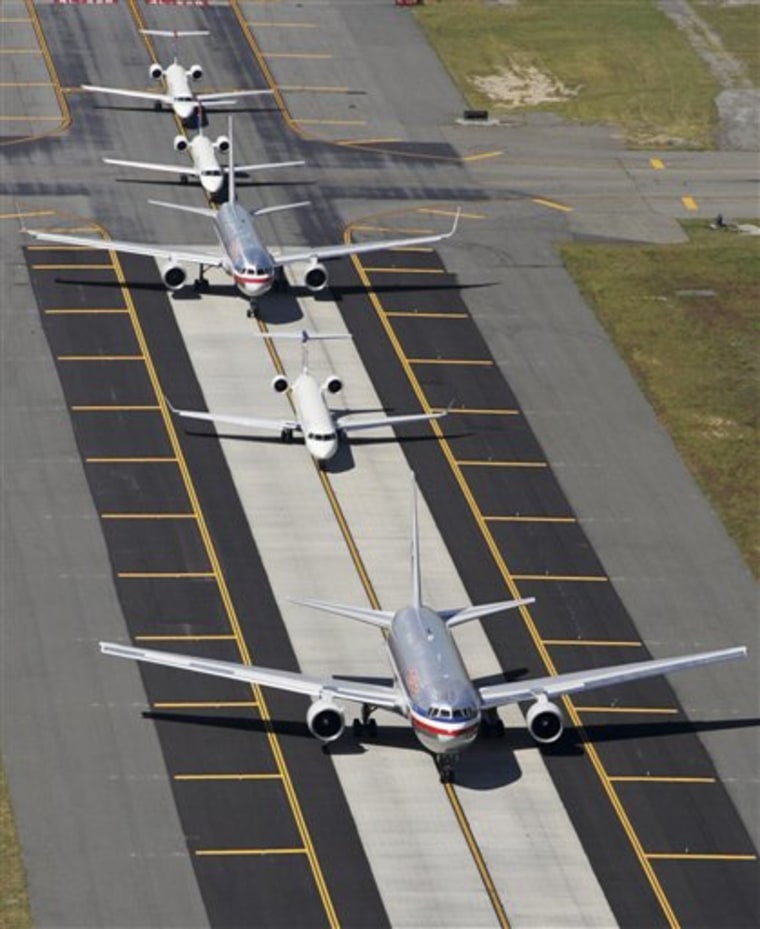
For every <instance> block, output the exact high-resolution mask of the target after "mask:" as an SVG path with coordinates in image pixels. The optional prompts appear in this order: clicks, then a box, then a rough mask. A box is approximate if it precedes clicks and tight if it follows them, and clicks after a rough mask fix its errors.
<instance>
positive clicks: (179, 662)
mask: <svg viewBox="0 0 760 929" xmlns="http://www.w3.org/2000/svg"><path fill="white" fill-rule="evenodd" d="M411 561H412V572H411V574H412V593H411V602H410V604H409V605H408V606H405V607H402V609H400V610H398V611H397V612H391V611H388V610H374V609H369V608H367V607H359V606H345V605H343V604H339V603H327V602H324V601H322V600H293V601H292V602H294V603H300V604H302V605H304V606H308V607H313V608H314V609H317V610H322V611H324V612H327V613H333V614H335V615H337V616H345V617H348V618H349V619H354V620H358V621H359V622H362V623H367V624H369V625H371V626H376V627H377V628H378V629H380V630H382V631H383V632H384V633H385V646H386V651H387V655H388V661H389V664H390V668H391V671H392V674H393V681H392V683H389V684H377V683H363V682H361V681H356V680H348V679H345V678H336V677H316V676H313V675H309V674H300V673H298V672H294V671H276V670H272V669H269V668H261V667H256V666H250V665H242V664H236V663H234V662H230V661H214V660H209V659H205V658H195V657H192V656H190V655H181V654H176V653H172V652H163V651H157V650H152V649H146V648H133V647H131V646H125V645H119V644H117V643H112V642H101V643H100V650H101V651H102V652H103V653H104V654H106V655H114V656H116V657H119V658H131V659H133V660H135V661H144V662H149V663H152V664H159V665H165V666H167V667H170V668H180V669H184V670H187V671H195V672H196V673H198V674H209V675H212V676H214V677H223V678H228V679H230V680H237V681H242V682H244V683H248V684H257V685H260V686H262V687H275V688H277V689H280V690H287V691H291V692H293V693H300V694H305V695H307V696H308V697H310V698H311V700H312V704H311V706H310V707H309V710H308V713H307V714H306V724H307V726H308V728H309V731H310V732H311V733H312V735H314V736H315V737H316V738H317V739H319V740H320V741H321V742H322V743H323V744H325V745H326V744H328V743H330V742H333V741H334V740H335V739H338V738H339V737H340V736H341V734H342V733H343V730H344V727H345V717H344V711H343V709H342V707H341V706H339V704H338V703H336V700H342V701H348V702H353V703H358V704H360V705H361V719H360V720H355V722H354V732H355V734H357V735H359V734H361V733H362V732H363V731H364V730H365V729H369V730H370V732H374V731H375V721H374V720H372V719H371V718H370V717H371V715H372V713H373V712H374V710H376V709H378V708H384V709H388V710H392V711H395V712H397V713H400V714H401V715H403V716H405V717H406V718H407V719H408V720H409V722H410V723H411V726H412V729H413V730H414V733H415V735H416V736H417V738H418V739H419V741H420V742H421V743H422V745H423V746H424V747H425V748H426V749H428V751H430V752H432V754H433V755H434V757H435V760H436V764H437V767H438V771H439V774H440V778H441V782H442V783H450V782H452V781H453V779H454V766H455V762H456V759H457V757H458V755H459V753H460V752H461V751H462V750H463V749H465V748H467V746H468V745H470V744H471V743H472V742H473V741H474V740H475V738H476V736H477V734H478V731H479V729H480V727H481V725H482V724H483V725H491V726H493V725H495V724H496V725H498V717H495V712H494V711H495V709H496V708H497V707H499V706H504V705H506V704H509V703H517V702H518V701H530V702H531V705H530V707H529V709H528V711H527V714H526V723H527V726H528V731H529V732H530V734H531V735H532V737H533V738H534V739H535V741H536V742H539V743H541V744H549V743H552V742H556V741H557V740H558V739H559V738H560V736H561V735H562V731H563V721H562V711H561V710H560V708H559V706H558V705H557V704H556V703H554V702H553V700H554V699H556V698H557V697H561V696H562V695H564V694H574V693H580V692H583V693H586V692H588V691H590V690H593V689H594V688H597V687H609V686H611V685H614V684H623V683H626V682H628V681H635V680H641V679H642V678H647V677H655V676H657V675H661V674H669V673H670V672H673V671H680V670H684V669H686V668H696V667H699V666H701V665H706V664H711V663H713V662H718V661H729V660H731V659H734V658H740V657H744V656H745V655H746V653H747V650H746V648H744V647H739V648H726V649H722V650H720V651H712V652H701V653H697V654H694V655H684V656H681V657H676V658H660V659H653V660H649V661H638V662H632V663H630V664H621V665H617V666H612V667H606V668H594V669H592V670H588V671H571V672H569V673H567V674H558V675H553V676H547V677H539V678H533V679H532V680H524V681H509V682H507V683H502V684H490V685H486V686H479V685H477V684H476V683H475V682H474V681H473V680H472V679H471V677H470V675H469V674H468V672H467V669H466V668H465V665H464V662H463V660H462V656H461V654H460V652H459V649H458V648H457V644H456V641H455V639H454V636H453V634H452V629H453V628H454V627H456V626H458V625H460V624H461V623H466V622H470V621H471V620H473V619H479V618H480V617H483V616H488V615H490V614H492V613H499V612H503V611H505V610H511V609H515V608H518V607H522V606H526V605H528V604H530V603H533V598H528V599H524V600H507V601H504V602H500V603H488V604H484V605H481V606H469V607H463V608H460V609H446V610H433V609H431V608H430V607H428V606H426V605H425V604H424V603H423V602H422V593H421V583H420V559H419V537H418V529H417V502H416V489H415V485H414V481H413V483H412V557H411Z"/></svg>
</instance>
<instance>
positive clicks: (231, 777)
mask: <svg viewBox="0 0 760 929" xmlns="http://www.w3.org/2000/svg"><path fill="white" fill-rule="evenodd" d="M172 780H173V781H180V782H188V781H189V782H192V781H281V780H282V775H281V774H278V773H277V772H272V773H270V774H266V773H261V774H243V773H242V772H241V773H240V774H173V775H172Z"/></svg>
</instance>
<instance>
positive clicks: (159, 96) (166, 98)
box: [81, 84, 172, 105]
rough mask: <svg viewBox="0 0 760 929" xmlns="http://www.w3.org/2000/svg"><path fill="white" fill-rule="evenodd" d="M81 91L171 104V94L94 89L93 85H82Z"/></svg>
mask: <svg viewBox="0 0 760 929" xmlns="http://www.w3.org/2000/svg"><path fill="white" fill-rule="evenodd" d="M81 89H82V90H90V91H96V92H97V93H101V94H113V95H114V96H116V97H134V98H136V99H138V100H153V101H155V100H160V101H161V102H162V103H166V104H169V105H170V104H171V102H172V97H171V94H163V93H161V91H155V90H125V89H123V88H122V87H96V86H95V85H94V84H82V85H81Z"/></svg>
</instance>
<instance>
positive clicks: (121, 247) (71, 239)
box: [24, 229, 222, 268]
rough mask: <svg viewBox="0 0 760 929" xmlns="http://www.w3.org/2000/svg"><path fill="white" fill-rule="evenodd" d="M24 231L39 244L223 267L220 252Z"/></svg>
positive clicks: (59, 233) (61, 233) (209, 266)
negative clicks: (45, 243) (52, 244)
mask: <svg viewBox="0 0 760 929" xmlns="http://www.w3.org/2000/svg"><path fill="white" fill-rule="evenodd" d="M24 231H25V232H26V233H27V234H28V235H30V236H32V238H34V239H37V240H38V241H39V242H52V243H54V244H57V245H81V246H83V247H84V248H96V249H100V251H104V252H124V253H125V254H128V255H147V256H149V257H150V258H171V259H174V260H176V261H187V262H196V263H198V264H203V265H206V267H208V268H221V267H222V256H221V255H220V254H219V252H206V251H202V250H201V249H189V248H187V247H186V246H185V247H183V246H178V247H174V246H170V245H146V244H143V243H142V242H125V241H122V240H120V239H98V238H96V237H95V236H86V235H68V234H67V233H63V232H41V231H40V230H37V229H25V230H24Z"/></svg>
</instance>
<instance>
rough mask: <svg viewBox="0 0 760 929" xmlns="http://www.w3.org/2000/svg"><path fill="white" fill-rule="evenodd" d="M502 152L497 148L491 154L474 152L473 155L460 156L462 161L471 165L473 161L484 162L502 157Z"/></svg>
mask: <svg viewBox="0 0 760 929" xmlns="http://www.w3.org/2000/svg"><path fill="white" fill-rule="evenodd" d="M503 154H504V150H503V149H501V148H497V149H495V150H494V151H492V152H476V153H475V154H473V155H462V161H466V162H468V163H471V162H473V161H485V160H486V159H487V158H498V157H499V155H503Z"/></svg>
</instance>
